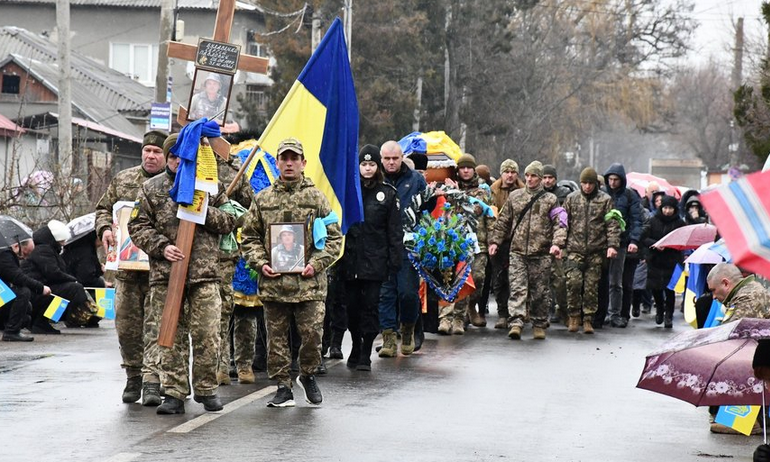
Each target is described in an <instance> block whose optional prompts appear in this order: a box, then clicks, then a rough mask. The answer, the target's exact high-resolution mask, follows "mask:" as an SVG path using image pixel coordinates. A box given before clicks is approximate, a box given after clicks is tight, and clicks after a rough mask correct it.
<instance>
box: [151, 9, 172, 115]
mask: <svg viewBox="0 0 770 462" xmlns="http://www.w3.org/2000/svg"><path fill="white" fill-rule="evenodd" d="M173 32H174V0H161V2H160V39H159V40H158V43H159V44H160V45H159V46H158V73H157V74H156V75H155V102H156V103H165V102H167V100H166V96H167V93H168V91H167V90H168V42H169V41H170V40H171V39H172V34H173Z"/></svg>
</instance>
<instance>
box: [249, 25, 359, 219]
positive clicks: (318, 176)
mask: <svg viewBox="0 0 770 462" xmlns="http://www.w3.org/2000/svg"><path fill="white" fill-rule="evenodd" d="M287 138H296V139H298V140H299V141H300V142H301V143H302V147H303V150H304V154H305V159H306V160H307V166H306V168H305V176H307V177H308V178H310V179H311V180H312V181H313V183H314V184H315V186H316V187H317V188H318V189H319V190H321V192H323V194H324V195H325V196H326V198H327V199H328V200H329V202H330V203H331V207H332V210H334V211H335V212H337V216H339V217H342V232H343V233H346V232H347V230H348V228H349V227H350V226H351V225H353V224H355V223H357V222H359V221H361V220H363V218H364V211H363V206H362V203H361V185H360V183H359V173H358V101H357V100H356V90H355V88H354V86H353V74H352V72H351V70H350V62H349V61H348V51H347V46H346V45H345V37H344V35H343V31H342V21H340V19H339V18H337V19H335V20H334V22H333V23H332V25H331V27H330V28H329V30H328V31H327V32H326V35H325V36H324V38H323V40H321V44H320V45H319V46H318V49H316V51H315V53H313V56H311V57H310V60H309V61H308V62H307V64H306V65H305V68H304V69H303V70H302V73H300V75H299V77H297V80H296V81H295V82H294V85H293V86H292V87H291V90H289V93H288V94H287V95H286V97H285V98H284V100H283V102H282V103H281V106H280V107H279V108H278V110H277V111H276V113H275V114H274V115H273V118H272V119H271V120H270V123H269V124H268V125H267V128H265V131H264V132H263V133H262V137H261V138H260V140H259V146H260V147H261V148H262V149H264V150H265V151H267V152H270V153H275V152H276V149H277V148H278V144H279V143H280V142H281V141H283V140H285V139H287Z"/></svg>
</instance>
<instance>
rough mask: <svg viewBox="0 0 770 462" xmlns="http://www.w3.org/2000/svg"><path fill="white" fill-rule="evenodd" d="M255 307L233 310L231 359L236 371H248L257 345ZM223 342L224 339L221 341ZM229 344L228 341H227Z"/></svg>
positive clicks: (256, 308) (237, 307) (258, 308)
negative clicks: (232, 358) (233, 361)
mask: <svg viewBox="0 0 770 462" xmlns="http://www.w3.org/2000/svg"><path fill="white" fill-rule="evenodd" d="M260 309H262V308H261V307H257V306H253V307H252V306H250V307H246V306H237V305H236V307H235V309H234V310H233V324H232V326H233V350H234V351H233V357H234V359H235V367H237V368H238V370H244V369H245V370H249V369H251V365H252V363H253V362H254V349H255V347H256V343H257V310H260ZM222 342H225V339H222ZM228 343H229V340H228Z"/></svg>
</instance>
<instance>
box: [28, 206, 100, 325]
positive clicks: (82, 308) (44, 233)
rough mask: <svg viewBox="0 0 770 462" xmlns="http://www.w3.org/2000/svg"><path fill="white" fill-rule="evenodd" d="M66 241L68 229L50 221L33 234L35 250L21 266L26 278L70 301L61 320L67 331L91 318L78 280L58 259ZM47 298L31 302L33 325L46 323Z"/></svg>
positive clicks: (61, 224)
mask: <svg viewBox="0 0 770 462" xmlns="http://www.w3.org/2000/svg"><path fill="white" fill-rule="evenodd" d="M68 238H69V229H68V228H67V225H65V224H64V223H62V222H60V221H57V220H51V222H49V223H48V225H46V226H43V227H42V228H40V229H38V230H37V231H35V232H34V233H33V234H32V239H33V240H34V241H35V250H33V251H32V253H31V254H30V255H29V257H27V259H26V260H24V262H23V263H22V265H21V268H22V270H24V271H25V272H26V273H27V275H29V276H30V277H31V278H33V279H36V280H38V281H40V282H42V283H43V284H45V285H47V286H49V287H50V288H51V293H52V294H53V295H58V296H59V297H62V298H64V299H65V300H69V305H67V309H66V310H65V312H64V314H63V315H62V318H63V319H64V320H65V323H66V324H67V326H68V327H76V326H84V325H86V323H87V322H88V320H89V319H90V318H91V309H90V307H89V301H88V295H86V291H85V289H84V288H83V285H82V284H80V283H78V282H77V278H75V276H73V275H71V274H70V273H69V270H68V268H67V264H66V263H65V262H64V259H63V258H62V256H61V250H62V243H63V242H64V241H66V240H67V239H68ZM50 302H51V297H50V296H38V297H33V299H32V308H33V316H32V317H33V320H32V322H33V324H35V323H38V324H39V323H45V322H46V320H45V319H44V318H43V313H44V312H45V310H46V308H47V307H48V304H49V303H50Z"/></svg>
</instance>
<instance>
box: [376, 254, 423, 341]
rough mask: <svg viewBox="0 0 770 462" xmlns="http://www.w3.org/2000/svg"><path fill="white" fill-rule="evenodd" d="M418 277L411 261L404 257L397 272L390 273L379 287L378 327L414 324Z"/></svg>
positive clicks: (417, 310) (418, 298)
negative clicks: (399, 323)
mask: <svg viewBox="0 0 770 462" xmlns="http://www.w3.org/2000/svg"><path fill="white" fill-rule="evenodd" d="M419 290H420V278H419V276H418V275H417V271H416V270H415V269H414V268H413V267H412V263H411V262H410V261H409V260H408V259H406V258H404V259H403V261H402V262H401V269H400V270H399V271H398V273H391V274H390V276H389V277H388V280H387V281H385V282H383V283H382V288H381V289H380V329H381V330H386V329H393V330H396V329H397V328H398V322H399V319H400V321H401V322H402V323H404V324H414V323H416V322H417V318H418V317H419V315H420V296H419V295H418V291H419Z"/></svg>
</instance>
